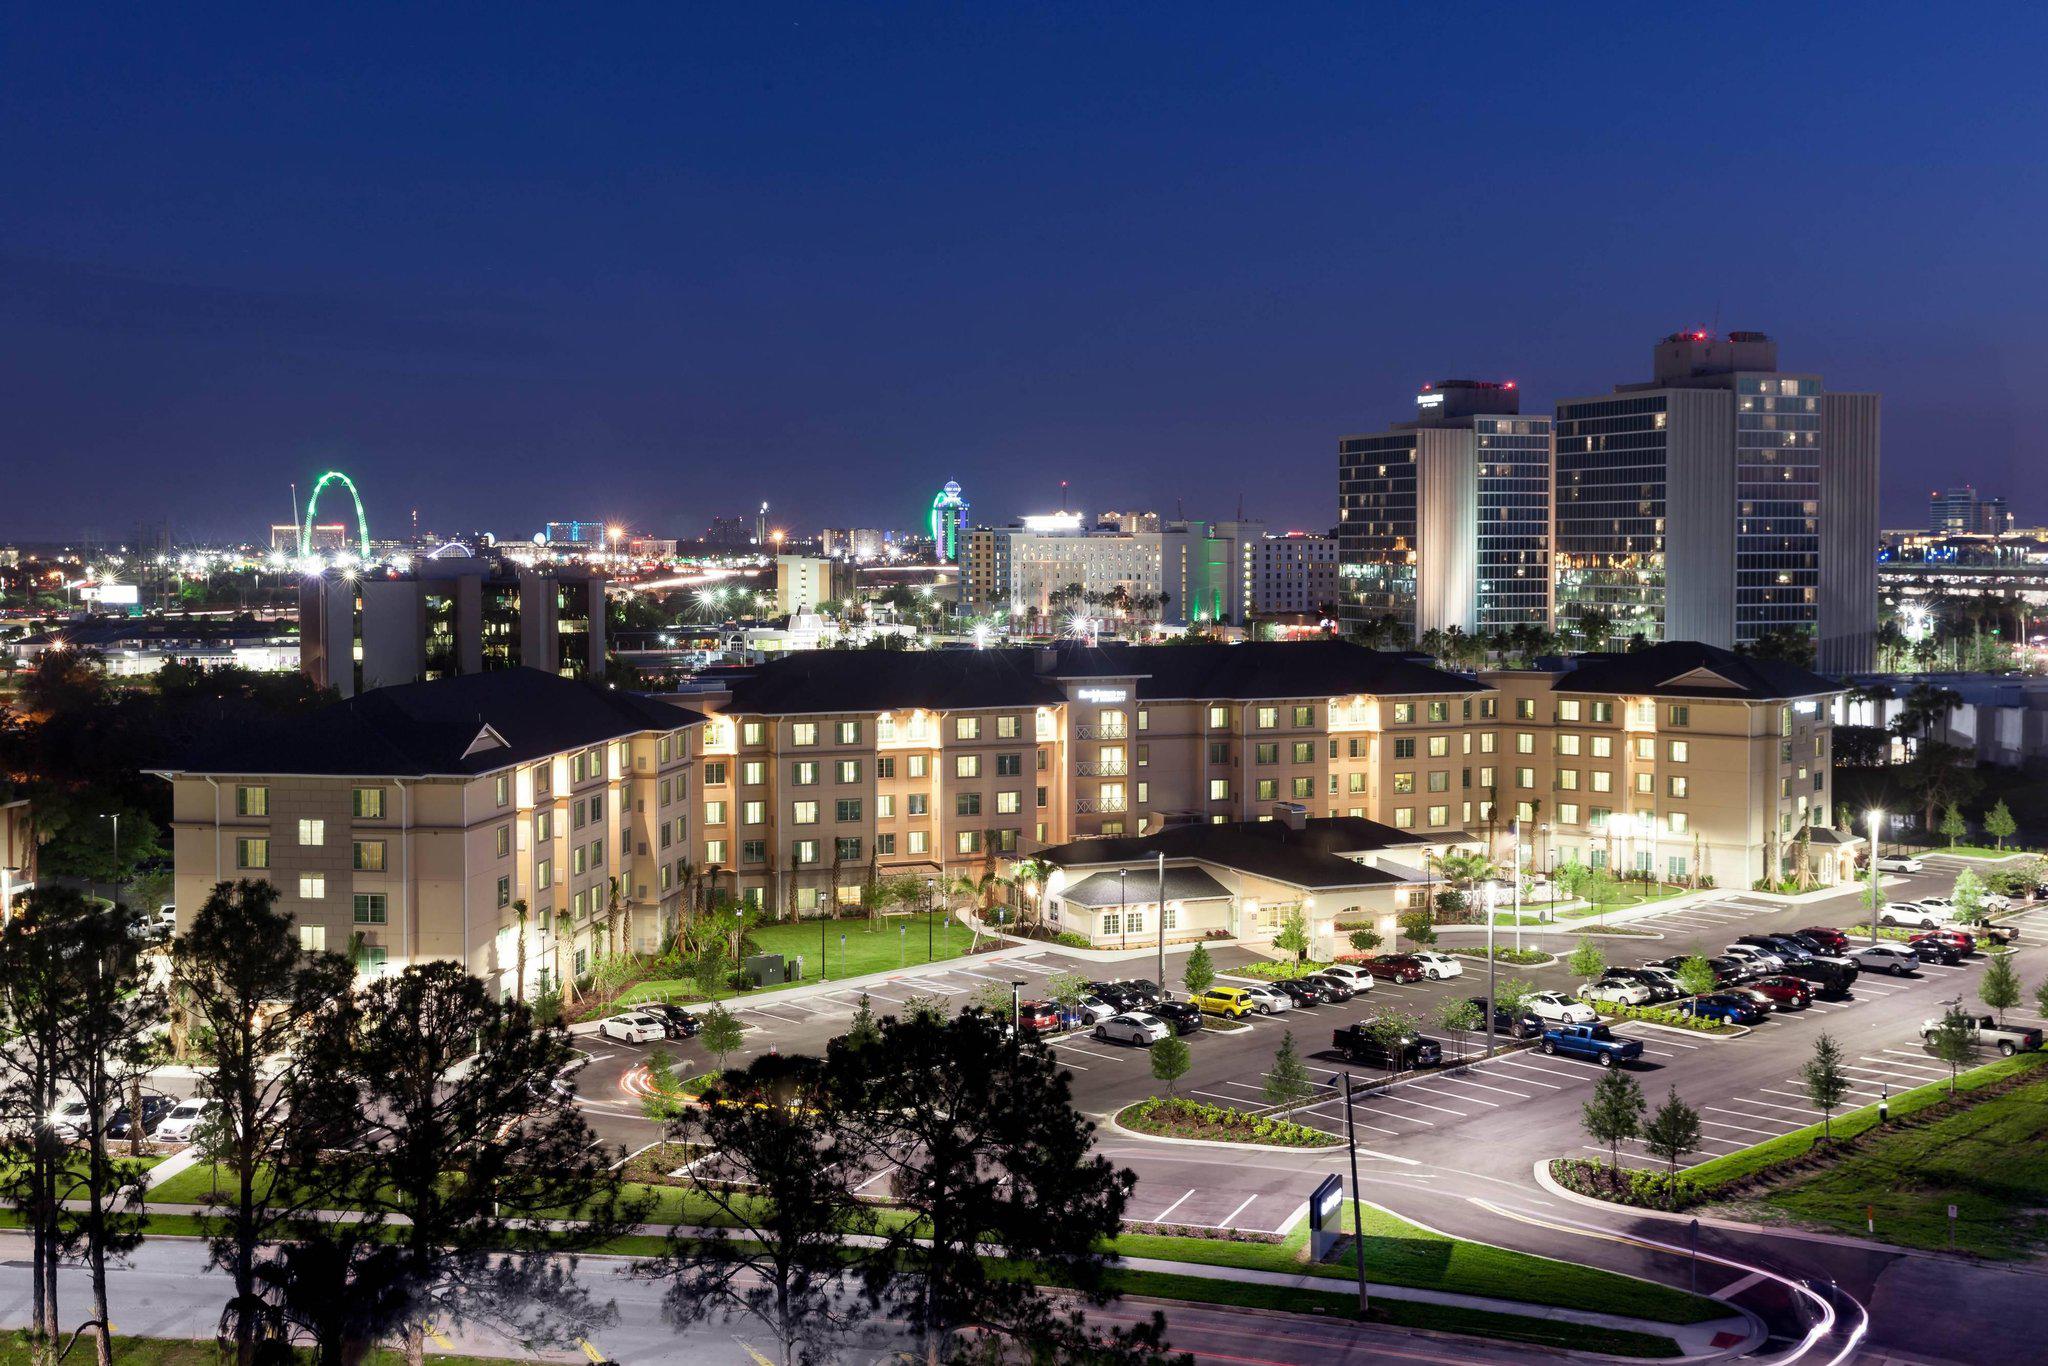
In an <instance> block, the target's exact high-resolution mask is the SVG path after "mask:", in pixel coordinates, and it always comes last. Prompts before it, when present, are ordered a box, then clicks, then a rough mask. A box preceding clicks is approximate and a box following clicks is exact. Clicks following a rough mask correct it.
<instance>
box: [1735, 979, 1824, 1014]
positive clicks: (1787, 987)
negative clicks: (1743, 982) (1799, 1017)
mask: <svg viewBox="0 0 2048 1366" xmlns="http://www.w3.org/2000/svg"><path fill="white" fill-rule="evenodd" d="M1749 986H1750V989H1751V990H1752V991H1758V992H1761V993H1763V994H1764V995H1765V996H1768V997H1770V998H1771V1004H1772V1005H1774V1006H1776V1007H1777V1008H1778V1009H1780V1010H1804V1009H1806V1008H1807V1007H1808V1006H1810V1005H1812V1004H1813V988H1812V986H1810V985H1809V984H1807V983H1806V982H1802V981H1800V980H1799V979H1798V978H1797V977H1784V976H1779V977H1764V978H1759V979H1758V980H1757V981H1754V982H1751V983H1750V984H1749Z"/></svg>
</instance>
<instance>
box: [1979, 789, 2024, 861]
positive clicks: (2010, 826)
mask: <svg viewBox="0 0 2048 1366" xmlns="http://www.w3.org/2000/svg"><path fill="white" fill-rule="evenodd" d="M2018 829H2019V826H2018V824H2016V823H2015V822H2014V820H2013V818H2012V811H2011V809H2010V808H2009V807H2007V806H2006V804H2005V799H2004V798H2003V797H2001V798H1999V799H1998V802H1997V804H1996V805H1994V806H1993V807H1992V808H1991V809H1990V810H1989V811H1986V812H1985V813H1984V833H1985V834H1987V835H1989V836H1991V838H1993V839H1995V840H1997V841H1998V847H1999V848H2001V849H2003V848H2005V842H2006V841H2007V840H2009V839H2011V838H2012V836H2013V832H2014V831H2016V830H2018Z"/></svg>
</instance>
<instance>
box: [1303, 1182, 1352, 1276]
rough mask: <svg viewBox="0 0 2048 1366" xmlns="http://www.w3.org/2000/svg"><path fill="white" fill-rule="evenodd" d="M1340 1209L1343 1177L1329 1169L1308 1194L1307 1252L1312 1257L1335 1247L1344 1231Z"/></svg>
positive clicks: (1316, 1257) (1317, 1258)
mask: <svg viewBox="0 0 2048 1366" xmlns="http://www.w3.org/2000/svg"><path fill="white" fill-rule="evenodd" d="M1343 1209H1344V1178H1343V1177H1341V1176H1338V1175H1337V1174H1336V1173H1335V1172H1332V1173H1331V1174H1330V1175H1328V1176H1326V1177H1324V1178H1323V1184H1322V1185H1320V1186H1317V1187H1316V1193H1315V1194H1314V1195H1311V1196H1310V1197H1309V1198H1308V1255H1309V1256H1310V1257H1311V1258H1313V1259H1314V1260H1316V1261H1319V1262H1320V1261H1322V1260H1323V1259H1324V1258H1325V1257H1327V1256H1329V1255H1330V1254H1331V1253H1332V1252H1335V1251H1336V1250H1337V1244H1338V1243H1339V1242H1341V1241H1342V1239H1343V1234H1344V1220H1343V1219H1342V1217H1341V1215H1342V1211H1343Z"/></svg>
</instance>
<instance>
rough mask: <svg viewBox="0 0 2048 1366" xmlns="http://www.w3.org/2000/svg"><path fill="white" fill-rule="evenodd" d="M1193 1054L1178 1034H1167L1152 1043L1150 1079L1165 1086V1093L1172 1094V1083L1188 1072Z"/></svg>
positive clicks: (1192, 1062)
mask: <svg viewBox="0 0 2048 1366" xmlns="http://www.w3.org/2000/svg"><path fill="white" fill-rule="evenodd" d="M1194 1061H1195V1060H1194V1055H1193V1054H1192V1053H1190V1052H1189V1051H1188V1046H1187V1044H1186V1042H1184V1041H1183V1040H1182V1039H1181V1037H1180V1035H1178V1034H1169V1035H1167V1036H1166V1037H1165V1038H1163V1039H1161V1040H1160V1041H1159V1042H1158V1043H1155V1044H1153V1045H1152V1079H1153V1080H1154V1081H1156V1082H1159V1083H1160V1084H1161V1085H1163V1086H1165V1087H1166V1094H1167V1095H1168V1096H1171V1095H1172V1094H1173V1084H1174V1083H1175V1082H1177V1081H1179V1080H1180V1079H1181V1078H1182V1077H1184V1076H1186V1075H1187V1074H1188V1068H1190V1067H1192V1066H1193V1065H1194Z"/></svg>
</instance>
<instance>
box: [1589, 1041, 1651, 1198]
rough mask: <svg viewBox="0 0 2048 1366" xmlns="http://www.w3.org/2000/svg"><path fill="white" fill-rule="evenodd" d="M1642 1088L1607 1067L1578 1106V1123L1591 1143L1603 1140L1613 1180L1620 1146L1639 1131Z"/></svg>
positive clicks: (1623, 1074)
mask: <svg viewBox="0 0 2048 1366" xmlns="http://www.w3.org/2000/svg"><path fill="white" fill-rule="evenodd" d="M1647 1104H1648V1102H1647V1101H1645V1100H1644V1099H1643V1088H1642V1087H1640V1086H1638V1085H1637V1084H1636V1079H1635V1078H1634V1077H1632V1076H1630V1075H1629V1074H1628V1073H1626V1072H1624V1071H1622V1070H1621V1069H1620V1068H1618V1067H1610V1068H1608V1069H1607V1070H1606V1071H1604V1072H1602V1073H1601V1074H1600V1080H1599V1081H1597V1082H1595V1083H1594V1084H1593V1098H1592V1099H1591V1100H1589V1101H1587V1102H1586V1103H1585V1105H1584V1106H1583V1107H1582V1108H1581V1112H1580V1119H1579V1123H1580V1124H1581V1125H1582V1126H1583V1127H1584V1129H1585V1131H1586V1136H1587V1137H1588V1138H1590V1139H1592V1140H1593V1141H1594V1142H1595V1143H1605V1144H1606V1145H1607V1150H1608V1155H1609V1157H1610V1159H1611V1165H1612V1166H1613V1168H1614V1173H1615V1176H1616V1178H1617V1179H1619V1177H1620V1175H1621V1145H1622V1143H1623V1142H1625V1141H1626V1140H1628V1139H1631V1138H1634V1137H1636V1136H1637V1135H1638V1134H1640V1133H1641V1132H1642V1130H1643V1110H1644V1108H1645V1107H1646V1106H1647Z"/></svg>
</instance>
